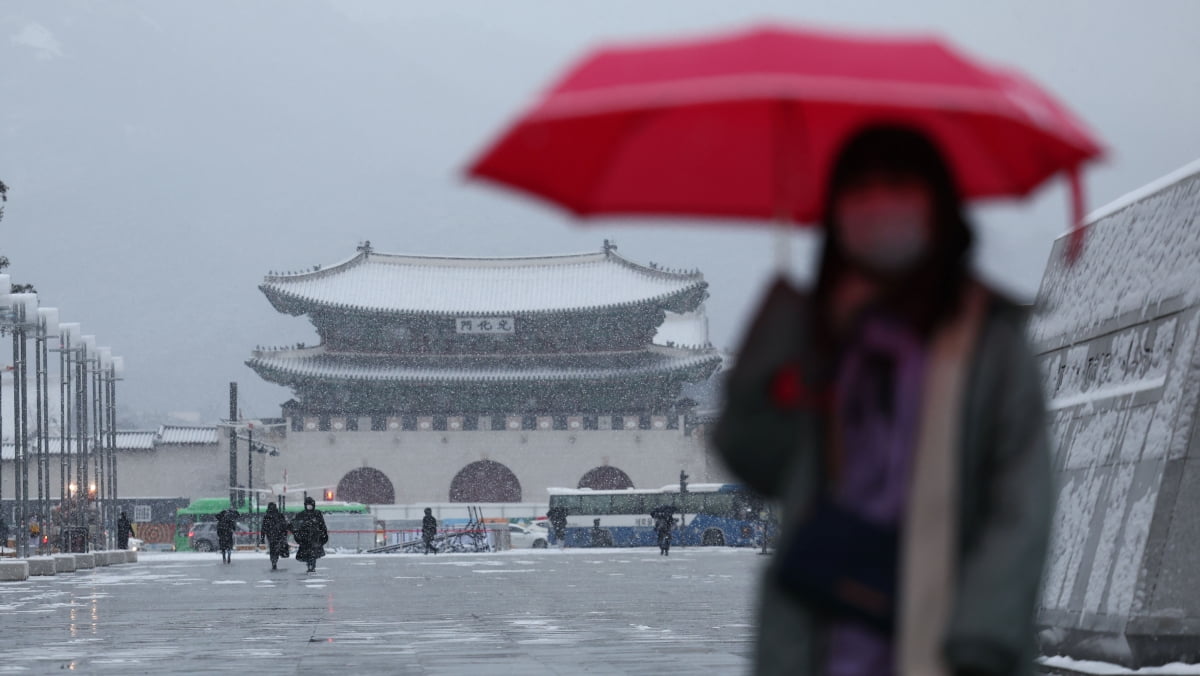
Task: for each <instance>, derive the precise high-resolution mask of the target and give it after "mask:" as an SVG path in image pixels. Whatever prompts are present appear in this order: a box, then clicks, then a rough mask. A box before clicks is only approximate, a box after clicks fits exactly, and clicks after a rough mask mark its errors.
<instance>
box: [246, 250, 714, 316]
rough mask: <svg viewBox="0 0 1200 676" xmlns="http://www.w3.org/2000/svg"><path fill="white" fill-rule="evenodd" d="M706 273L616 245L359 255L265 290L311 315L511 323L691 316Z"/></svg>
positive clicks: (279, 306)
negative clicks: (647, 311)
mask: <svg viewBox="0 0 1200 676" xmlns="http://www.w3.org/2000/svg"><path fill="white" fill-rule="evenodd" d="M706 287H707V282H705V280H704V275H703V273H702V272H700V270H698V269H695V268H693V269H690V270H683V269H672V268H667V267H662V266H659V265H658V264H656V263H654V262H650V263H649V264H647V265H642V264H640V263H636V262H633V261H631V260H629V259H627V258H624V257H622V256H620V255H619V254H617V253H616V252H615V251H614V249H613V247H612V246H611V245H607V244H606V246H605V248H604V249H602V250H601V251H598V252H591V253H582V254H565V255H555V256H521V257H506V258H496V257H491V258H482V257H481V258H468V257H451V256H415V255H408V254H388V253H378V252H375V251H371V250H365V251H359V252H358V254H357V255H355V256H353V257H352V258H350V259H348V260H345V261H343V262H341V263H338V264H336V265H333V266H329V267H321V266H315V267H314V268H313V269H312V270H309V271H306V272H301V273H295V274H287V275H279V274H276V273H274V272H272V273H271V274H269V275H267V276H266V277H265V278H264V281H263V282H262V283H261V284H260V285H259V289H260V290H261V291H262V292H263V293H264V294H266V295H267V297H268V300H270V301H271V303H272V305H274V306H275V308H276V310H279V311H280V312H286V313H289V314H294V315H299V314H307V310H308V308H311V307H329V308H337V309H339V310H343V311H348V312H361V313H381V312H382V313H392V314H405V315H408V314H418V315H451V316H462V315H470V316H479V317H484V316H498V317H502V316H507V315H511V314H514V313H517V314H537V313H542V312H582V311H591V310H594V309H597V308H623V307H632V306H635V305H641V304H644V303H652V304H664V303H665V304H667V305H668V306H669V307H668V309H677V310H679V309H687V308H685V307H682V306H688V307H690V304H693V303H695V302H702V300H703V298H702V296H703V295H704V293H705V292H704V289H705V288H706Z"/></svg>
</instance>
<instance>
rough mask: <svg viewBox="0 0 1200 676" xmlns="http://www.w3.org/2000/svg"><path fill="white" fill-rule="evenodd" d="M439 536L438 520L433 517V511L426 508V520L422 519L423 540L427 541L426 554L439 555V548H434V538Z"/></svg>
mask: <svg viewBox="0 0 1200 676" xmlns="http://www.w3.org/2000/svg"><path fill="white" fill-rule="evenodd" d="M436 536H437V519H435V518H434V516H433V510H432V509H430V508H429V507H426V508H425V518H423V519H421V539H422V540H424V541H425V553H426V554H428V553H429V552H433V553H434V554H437V552H438V550H437V547H434V546H433V538H434V537H436Z"/></svg>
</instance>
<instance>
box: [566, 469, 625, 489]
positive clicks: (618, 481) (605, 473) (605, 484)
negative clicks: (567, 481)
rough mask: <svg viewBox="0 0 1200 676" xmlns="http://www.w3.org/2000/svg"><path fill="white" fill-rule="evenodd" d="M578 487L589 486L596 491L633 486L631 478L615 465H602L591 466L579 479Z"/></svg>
mask: <svg viewBox="0 0 1200 676" xmlns="http://www.w3.org/2000/svg"><path fill="white" fill-rule="evenodd" d="M578 487H579V488H591V489H592V490H597V491H609V490H621V489H623V488H633V480H632V479H630V478H629V475H628V474H626V473H625V472H622V471H621V470H619V469H617V468H616V467H612V466H609V465H603V466H601V467H593V468H592V469H589V470H588V471H587V474H584V475H583V476H582V477H581V478H580V479H579V486H578Z"/></svg>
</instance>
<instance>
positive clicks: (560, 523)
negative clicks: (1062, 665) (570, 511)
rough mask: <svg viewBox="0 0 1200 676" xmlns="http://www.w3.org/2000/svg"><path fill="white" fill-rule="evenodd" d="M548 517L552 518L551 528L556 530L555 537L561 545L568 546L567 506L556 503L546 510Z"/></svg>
mask: <svg viewBox="0 0 1200 676" xmlns="http://www.w3.org/2000/svg"><path fill="white" fill-rule="evenodd" d="M546 518H548V519H550V528H551V529H552V530H553V531H554V539H555V540H557V541H558V546H559V547H566V546H567V508H566V507H563V506H562V505H555V506H554V507H551V508H550V511H548V512H546Z"/></svg>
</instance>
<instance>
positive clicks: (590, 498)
mask: <svg viewBox="0 0 1200 676" xmlns="http://www.w3.org/2000/svg"><path fill="white" fill-rule="evenodd" d="M579 503H580V504H579V513H580V514H595V515H597V516H601V515H604V514H612V498H611V497H610V496H608V495H581V496H579Z"/></svg>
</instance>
